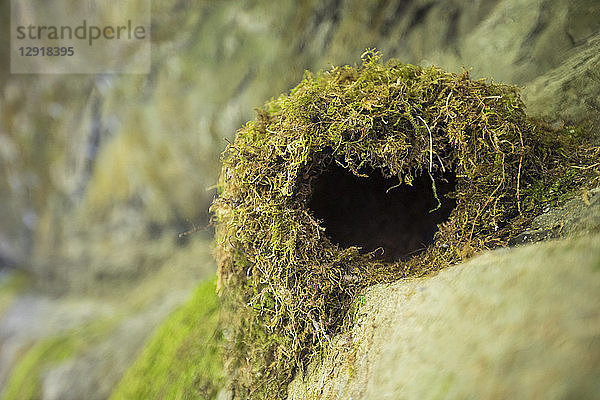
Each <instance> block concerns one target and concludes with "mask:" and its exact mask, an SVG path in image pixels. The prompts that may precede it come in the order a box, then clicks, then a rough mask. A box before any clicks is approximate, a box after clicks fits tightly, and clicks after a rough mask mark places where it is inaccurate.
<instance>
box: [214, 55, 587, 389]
mask: <svg viewBox="0 0 600 400" xmlns="http://www.w3.org/2000/svg"><path fill="white" fill-rule="evenodd" d="M583 136H584V134H583V132H581V131H580V130H573V132H570V131H569V130H568V128H565V129H561V130H554V129H552V128H551V127H549V126H547V125H545V124H543V123H540V122H536V121H533V120H531V119H530V118H528V117H527V115H526V113H525V107H524V104H523V102H522V101H521V99H520V96H519V90H518V89H517V88H516V87H514V86H508V85H502V84H495V83H487V82H485V81H484V80H478V81H473V80H470V79H469V75H468V73H467V72H466V71H465V72H463V73H462V74H460V75H458V74H452V73H448V72H445V71H443V70H441V69H439V68H436V67H428V68H422V67H419V66H414V65H408V64H402V63H400V62H399V61H397V60H390V61H388V62H387V63H383V62H382V61H381V56H380V54H379V53H377V52H375V51H367V52H365V53H364V54H363V56H362V63H361V65H360V66H357V67H353V66H341V67H333V68H332V69H331V70H329V71H325V72H320V73H318V74H316V75H313V74H311V73H308V72H307V73H306V74H305V77H304V79H303V80H302V82H301V83H300V84H299V85H298V86H296V87H295V88H294V89H293V90H292V91H291V92H290V93H289V94H288V95H282V96H280V97H279V98H276V99H273V100H271V101H269V102H267V103H266V104H265V106H264V107H262V108H261V109H259V110H258V111H257V117H256V120H255V121H251V122H249V123H247V124H246V125H245V126H244V127H243V128H242V129H240V130H239V131H238V134H237V137H236V139H235V142H233V143H231V144H230V145H229V146H228V148H227V149H226V151H225V153H224V156H223V169H222V173H221V177H220V180H219V184H218V198H217V199H216V200H215V201H214V203H213V205H212V211H213V212H214V215H215V218H216V224H217V230H216V236H217V251H216V254H217V259H218V263H219V278H220V290H221V292H222V293H223V295H224V297H225V299H226V304H227V308H228V310H229V313H228V314H229V316H228V318H229V324H228V325H229V328H228V332H226V335H227V336H228V338H229V348H228V362H227V367H228V370H229V373H230V376H231V379H232V387H233V391H234V393H235V396H236V397H239V398H246V397H252V398H283V397H285V389H286V385H287V383H288V382H289V381H290V380H291V379H292V377H293V374H294V372H295V371H296V370H297V369H298V368H303V367H304V366H306V365H307V363H308V362H309V361H310V360H311V358H312V357H314V356H315V355H318V354H319V352H320V351H321V350H322V349H323V348H324V347H326V346H327V345H328V343H329V341H330V338H331V337H332V335H335V334H336V333H339V332H340V331H342V330H343V329H344V326H347V324H349V323H351V322H350V320H351V318H348V317H349V311H350V310H351V308H352V305H353V302H354V301H355V299H356V298H357V295H358V294H359V293H360V292H361V290H362V289H364V288H365V287H367V286H369V285H372V284H374V283H381V282H390V281H394V280H397V279H399V278H404V277H415V276H423V275H426V274H428V273H432V272H434V271H437V270H439V269H440V268H443V267H444V266H447V265H450V264H452V263H455V262H458V261H460V260H462V259H465V258H467V257H469V256H470V255H471V254H473V253H474V252H476V251H479V250H483V249H488V248H494V247H498V246H504V245H506V244H507V242H508V241H509V240H510V238H511V237H513V236H514V235H515V234H517V233H518V232H521V231H522V230H523V229H524V228H526V227H527V226H528V225H529V224H530V222H531V220H532V219H533V217H535V216H536V215H538V214H539V213H540V212H541V210H542V209H543V207H544V206H546V205H548V204H555V203H557V202H559V201H561V200H562V199H563V198H564V197H565V195H567V196H568V194H569V193H573V191H574V190H575V189H577V188H579V187H582V186H583V185H585V184H589V185H591V184H593V181H594V180H597V179H598V167H597V165H596V166H594V162H593V160H594V157H597V156H598V154H599V150H598V148H597V147H593V146H591V145H586V144H585V140H583V139H584V138H583ZM574 166H575V167H578V168H574ZM365 185H366V186H365ZM390 198H393V201H389V199H390ZM340 210H342V211H341V212H340ZM344 216H345V218H344ZM353 220H358V221H367V222H368V221H371V222H372V223H370V224H365V223H359V224H353ZM386 221H387V222H389V225H386V223H387V222H386ZM368 225H372V226H368ZM398 226H399V227H400V229H398ZM407 232H408V233H407ZM394 243H395V244H396V245H394Z"/></svg>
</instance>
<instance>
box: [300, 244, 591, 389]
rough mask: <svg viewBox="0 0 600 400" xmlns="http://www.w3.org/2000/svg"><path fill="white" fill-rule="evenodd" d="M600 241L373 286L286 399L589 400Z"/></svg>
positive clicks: (499, 256)
mask: <svg viewBox="0 0 600 400" xmlns="http://www.w3.org/2000/svg"><path fill="white" fill-rule="evenodd" d="M599 335H600V235H598V234H596V235H594V236H589V237H581V238H578V239H567V240H561V241H551V242H547V243H540V244H534V245H528V246H525V247H522V248H517V249H510V250H508V249H500V250H496V251H492V252H488V253H485V254H482V255H480V256H476V257H475V258H474V259H472V260H470V261H469V262H467V263H465V264H462V265H457V266H454V267H450V268H447V269H445V270H443V271H441V272H440V273H439V274H438V275H436V276H434V277H429V278H423V279H417V280H410V281H401V282H397V283H394V284H392V285H382V286H374V287H372V288H370V289H369V290H368V291H367V292H366V293H365V297H364V305H362V306H361V307H360V308H359V309H358V311H357V314H356V324H355V326H354V328H353V330H352V332H351V333H350V334H349V335H347V336H342V337H336V338H334V339H333V341H334V345H333V347H332V349H331V350H330V351H328V352H327V353H326V354H325V356H324V358H325V359H324V361H323V362H322V363H321V364H318V365H313V366H312V368H311V369H309V372H308V373H307V374H306V375H305V376H299V377H297V378H296V380H295V381H294V382H293V383H292V385H290V390H289V393H290V394H289V399H294V400H296V399H436V398H444V399H464V398H487V399H492V398H524V399H525V398H527V399H532V398H544V399H564V398H580V399H584V398H586V399H592V398H597V397H596V396H597V395H598V393H600V381H599V380H598V376H600V340H599V338H600V336H599Z"/></svg>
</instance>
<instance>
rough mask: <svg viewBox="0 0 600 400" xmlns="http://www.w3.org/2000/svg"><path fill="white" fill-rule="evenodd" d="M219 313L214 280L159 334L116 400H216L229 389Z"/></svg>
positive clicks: (167, 323) (128, 375)
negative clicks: (225, 384) (220, 391)
mask: <svg viewBox="0 0 600 400" xmlns="http://www.w3.org/2000/svg"><path fill="white" fill-rule="evenodd" d="M218 310H219V299H218V297H217V295H216V291H215V280H214V279H211V280H209V281H207V282H206V283H204V284H202V285H201V286H200V287H199V288H198V289H197V290H196V293H195V294H194V297H193V298H192V299H191V300H190V301H189V302H188V303H187V304H185V305H184V306H182V307H181V308H180V309H179V310H177V311H176V312H175V313H174V314H172V315H171V316H170V317H169V318H168V319H167V320H166V321H165V322H164V323H163V325H162V326H161V327H160V328H159V329H158V330H157V332H156V333H155V334H154V336H153V337H152V338H151V339H150V340H149V342H148V344H147V345H146V346H145V348H144V350H143V352H142V354H141V355H140V357H139V358H138V359H137V360H136V361H135V363H134V364H133V365H132V366H131V368H130V369H129V370H128V372H127V373H126V375H125V376H124V378H123V380H122V381H121V383H120V384H119V386H118V387H117V389H116V390H115V392H114V393H113V395H112V396H111V399H112V400H118V399H212V398H214V397H215V396H216V393H217V390H218V389H219V388H220V387H221V386H222V385H223V357H222V351H221V340H222V335H221V333H220V330H219V328H218V320H219V316H218Z"/></svg>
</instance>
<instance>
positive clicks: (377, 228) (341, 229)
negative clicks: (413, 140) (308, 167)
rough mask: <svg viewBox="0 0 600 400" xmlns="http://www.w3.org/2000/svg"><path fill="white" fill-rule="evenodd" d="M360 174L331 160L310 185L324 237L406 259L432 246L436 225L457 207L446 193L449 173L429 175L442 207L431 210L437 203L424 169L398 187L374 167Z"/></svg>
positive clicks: (312, 206) (386, 256)
mask: <svg viewBox="0 0 600 400" xmlns="http://www.w3.org/2000/svg"><path fill="white" fill-rule="evenodd" d="M364 173H365V174H367V175H368V178H364V177H358V176H356V175H354V174H352V173H351V172H350V171H348V170H346V169H344V168H342V167H341V166H339V165H337V164H336V163H332V164H331V165H330V166H329V167H328V168H327V169H326V170H325V171H324V172H322V173H321V174H320V175H319V176H318V177H317V178H316V181H315V182H314V183H313V186H312V195H311V198H310V202H309V207H310V209H311V210H312V212H313V213H314V215H315V217H317V218H318V219H319V220H321V221H322V224H323V226H324V227H325V234H326V235H327V236H328V237H329V239H330V240H332V241H333V242H334V243H337V244H338V245H340V246H343V247H349V246H358V247H361V248H362V250H363V251H366V252H370V251H374V250H376V249H378V248H383V250H384V251H383V254H382V256H381V258H382V259H383V260H385V261H397V260H406V259H408V258H410V257H412V256H413V255H415V254H417V253H419V252H421V251H423V250H425V249H426V248H427V246H429V245H431V244H432V243H433V241H434V234H435V232H436V231H437V230H438V227H437V225H438V224H440V223H442V222H444V221H446V220H447V219H448V217H449V216H450V213H451V211H452V210H453V209H454V207H455V206H456V201H455V200H454V199H451V198H447V197H446V195H447V194H448V193H451V192H453V191H454V185H455V180H456V177H455V175H454V173H451V172H446V173H444V174H437V175H435V174H434V179H435V185H436V192H437V195H438V198H439V199H440V202H441V206H440V207H439V208H438V209H437V210H435V211H432V212H430V210H433V209H434V208H436V207H437V205H438V201H437V200H436V199H435V196H434V193H433V189H432V182H431V178H430V176H429V174H428V173H427V171H424V172H423V173H422V174H421V175H419V176H417V177H415V179H414V181H413V183H412V186H409V185H406V184H402V185H400V186H397V185H398V179H397V178H385V177H384V176H383V175H382V174H381V172H380V171H379V170H375V169H370V170H368V171H365V172H364ZM394 186H397V187H394ZM392 187H393V188H392ZM390 188H392V189H391V190H388V189H390Z"/></svg>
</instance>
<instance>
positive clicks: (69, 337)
mask: <svg viewBox="0 0 600 400" xmlns="http://www.w3.org/2000/svg"><path fill="white" fill-rule="evenodd" d="M113 326H114V323H113V321H101V322H95V323H93V324H90V325H88V326H85V327H82V328H78V329H74V330H72V331H69V332H67V333H64V334H62V335H60V336H56V337H51V338H48V339H44V340H42V341H40V342H37V343H34V344H33V345H32V346H31V347H30V348H29V349H28V350H27V352H26V353H25V354H24V355H23V356H22V357H21V359H20V360H19V362H18V364H17V365H16V366H15V367H14V368H13V370H12V373H11V375H10V378H9V380H8V382H7V384H6V387H5V388H4V391H3V392H2V397H1V398H0V399H1V400H13V399H14V400H35V399H40V398H41V396H42V393H41V383H42V377H43V375H44V373H45V372H46V371H47V370H48V369H49V368H51V367H53V366H55V365H57V364H58V363H60V362H61V361H64V360H67V359H69V358H71V357H72V356H73V355H75V354H77V353H78V352H79V351H81V350H84V349H85V348H87V347H88V346H90V344H93V343H95V342H97V340H98V339H100V338H102V337H105V334H106V332H108V331H109V330H110V329H111V328H112V327H113Z"/></svg>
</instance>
